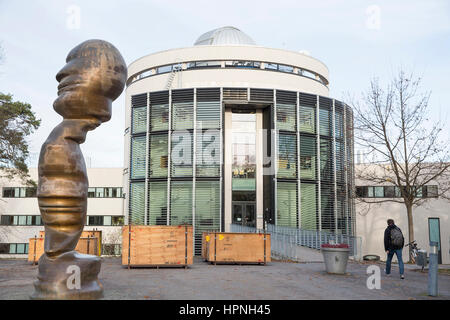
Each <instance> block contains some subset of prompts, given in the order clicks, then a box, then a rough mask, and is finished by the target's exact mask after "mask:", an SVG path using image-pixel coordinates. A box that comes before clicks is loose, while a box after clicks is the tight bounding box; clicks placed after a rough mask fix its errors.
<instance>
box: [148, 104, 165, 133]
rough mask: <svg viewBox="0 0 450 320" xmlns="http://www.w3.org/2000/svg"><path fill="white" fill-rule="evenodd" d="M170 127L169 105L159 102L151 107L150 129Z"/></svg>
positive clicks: (156, 129)
mask: <svg viewBox="0 0 450 320" xmlns="http://www.w3.org/2000/svg"><path fill="white" fill-rule="evenodd" d="M168 129H169V105H168V104H159V105H151V107H150V130H151V131H163V130H168Z"/></svg>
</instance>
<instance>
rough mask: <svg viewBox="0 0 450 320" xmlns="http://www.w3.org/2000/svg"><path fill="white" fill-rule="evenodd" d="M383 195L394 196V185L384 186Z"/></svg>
mask: <svg viewBox="0 0 450 320" xmlns="http://www.w3.org/2000/svg"><path fill="white" fill-rule="evenodd" d="M384 196H385V197H386V198H395V187H394V186H386V187H384Z"/></svg>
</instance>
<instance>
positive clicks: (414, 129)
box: [354, 70, 450, 261]
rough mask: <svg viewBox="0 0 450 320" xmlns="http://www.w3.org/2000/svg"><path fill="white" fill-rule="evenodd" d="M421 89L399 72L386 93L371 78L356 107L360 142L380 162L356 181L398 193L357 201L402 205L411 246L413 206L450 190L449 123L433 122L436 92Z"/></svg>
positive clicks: (418, 80) (415, 79) (359, 174)
mask: <svg viewBox="0 0 450 320" xmlns="http://www.w3.org/2000/svg"><path fill="white" fill-rule="evenodd" d="M420 85H421V78H420V77H415V76H414V75H413V74H412V73H406V72H405V71H403V70H400V71H399V72H398V75H396V76H395V77H394V78H393V79H392V81H391V83H390V84H388V85H387V86H386V88H385V89H383V88H381V86H380V85H379V81H378V79H374V80H372V81H371V85H370V89H369V90H368V91H367V92H365V93H364V94H363V96H362V99H361V100H360V102H359V103H355V104H354V107H355V129H356V130H355V141H356V143H357V145H358V146H360V147H362V148H365V149H366V150H368V154H369V155H372V156H373V159H375V160H374V161H372V163H371V165H370V166H363V169H362V170H358V172H356V177H357V178H358V179H361V180H364V181H367V182H369V183H372V184H374V185H375V186H376V185H380V186H381V185H382V186H391V189H390V190H391V191H393V192H394V195H392V197H390V198H378V199H377V198H366V197H362V198H358V200H359V201H363V202H365V203H381V202H399V203H403V204H404V205H405V208H406V214H407V218H408V220H407V221H408V237H409V242H411V241H413V240H414V223H413V221H414V220H413V208H415V207H417V206H420V205H422V204H423V203H424V202H425V201H427V200H428V199H429V198H430V197H443V198H446V199H448V193H447V192H448V191H449V190H450V183H449V181H450V169H449V168H450V162H449V150H450V149H449V144H448V141H444V140H443V139H442V130H443V128H444V125H443V123H442V122H441V121H437V122H432V121H431V120H430V119H429V113H428V112H429V108H428V107H429V105H428V102H429V98H430V94H431V93H430V92H428V91H427V92H422V91H421V87H420ZM431 184H432V185H433V186H436V185H437V188H435V187H431V186H430V185H431ZM392 187H393V188H392ZM395 193H396V194H395ZM409 258H410V261H411V251H410V256H409Z"/></svg>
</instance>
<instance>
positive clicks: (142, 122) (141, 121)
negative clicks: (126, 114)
mask: <svg viewBox="0 0 450 320" xmlns="http://www.w3.org/2000/svg"><path fill="white" fill-rule="evenodd" d="M131 110H132V112H133V115H132V120H133V122H132V125H131V128H132V133H141V132H146V131H147V107H141V108H132V109H131Z"/></svg>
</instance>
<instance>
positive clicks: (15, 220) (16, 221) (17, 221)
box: [13, 216, 19, 226]
mask: <svg viewBox="0 0 450 320" xmlns="http://www.w3.org/2000/svg"><path fill="white" fill-rule="evenodd" d="M18 224H19V217H18V216H14V218H13V225H14V226H17V225H18Z"/></svg>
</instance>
